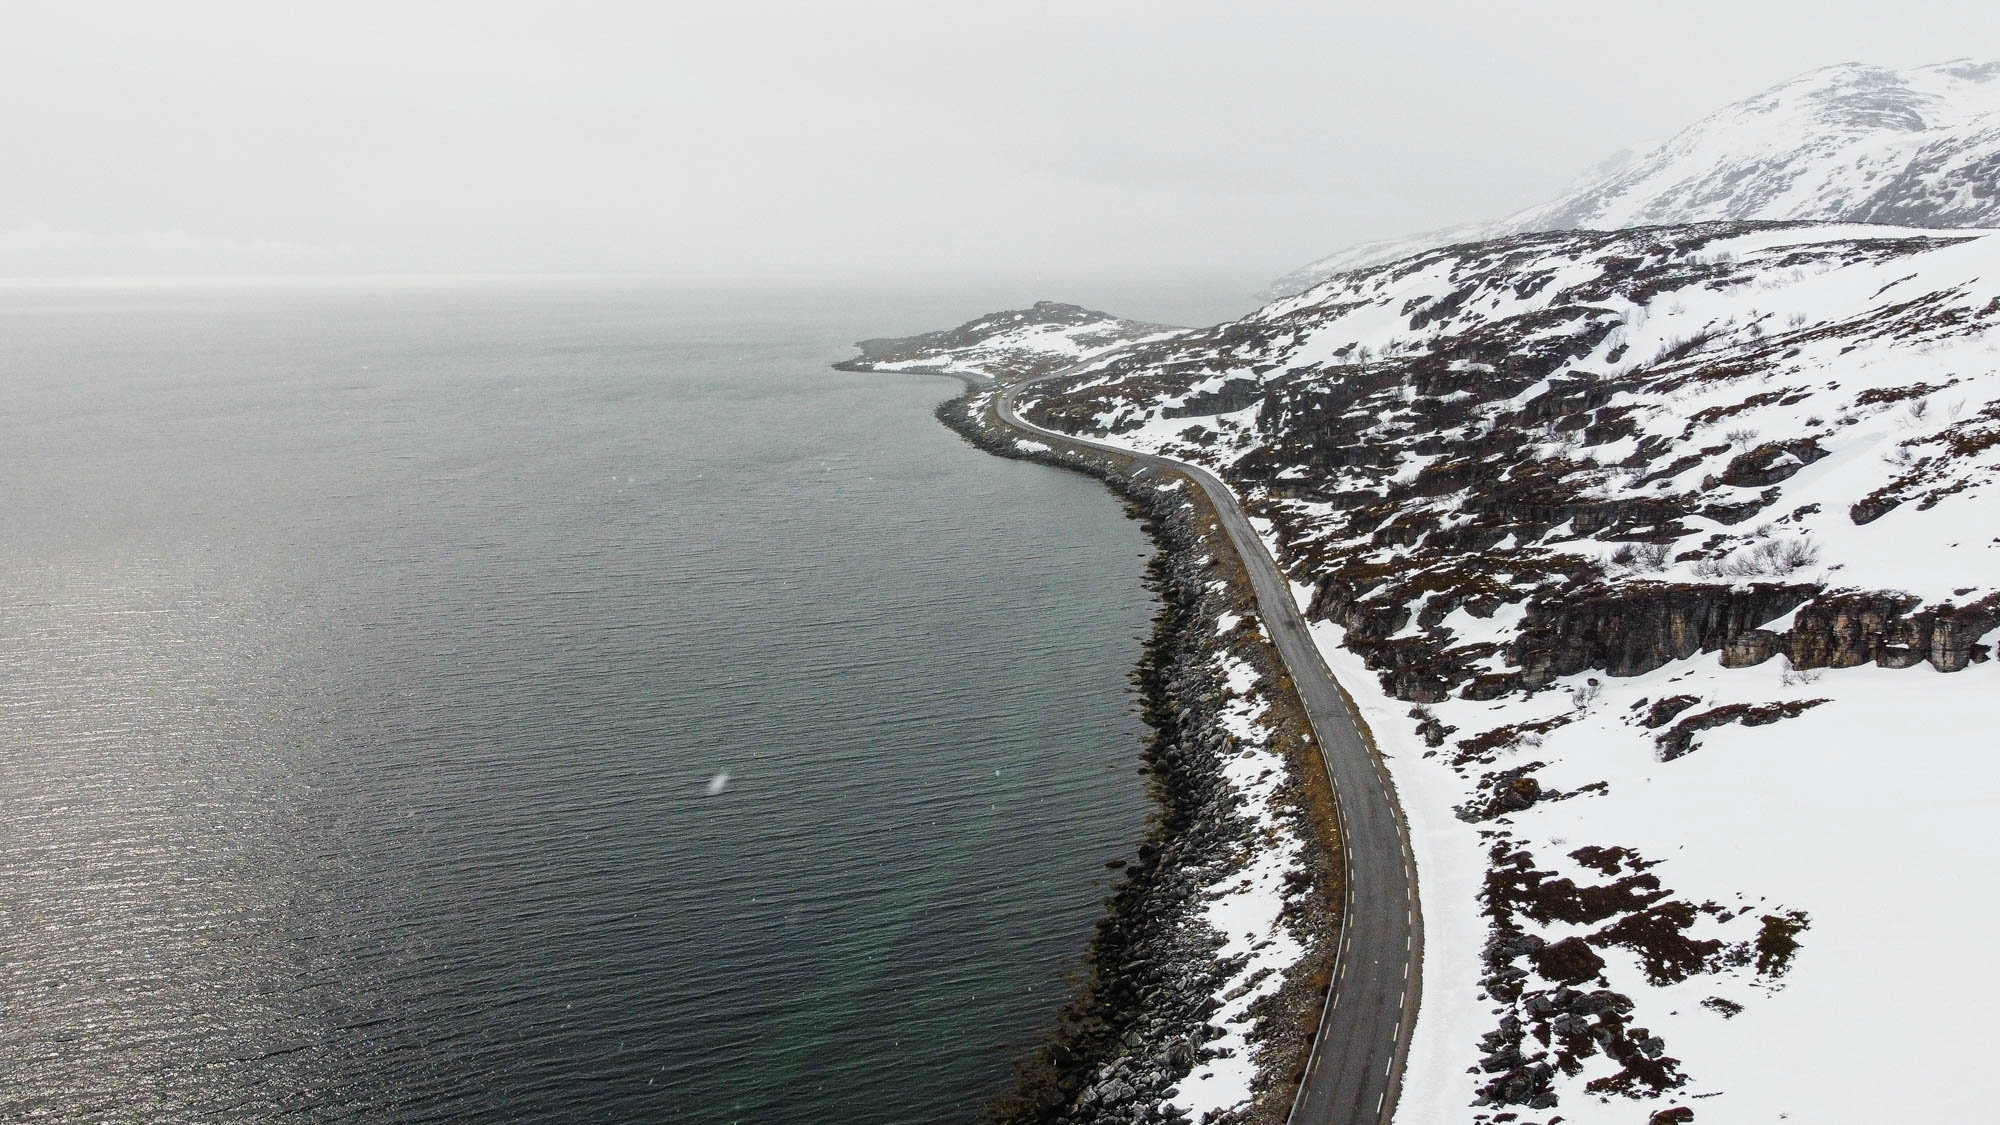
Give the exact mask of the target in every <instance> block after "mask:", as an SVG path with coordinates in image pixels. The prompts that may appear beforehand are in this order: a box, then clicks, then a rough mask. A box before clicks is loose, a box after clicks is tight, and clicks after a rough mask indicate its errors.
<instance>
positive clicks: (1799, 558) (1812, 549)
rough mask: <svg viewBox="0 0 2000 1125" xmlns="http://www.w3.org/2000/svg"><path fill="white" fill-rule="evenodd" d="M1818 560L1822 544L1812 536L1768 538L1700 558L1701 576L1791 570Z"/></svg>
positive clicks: (1770, 573) (1760, 574)
mask: <svg viewBox="0 0 2000 1125" xmlns="http://www.w3.org/2000/svg"><path fill="white" fill-rule="evenodd" d="M1817 562H1819V545H1818V544H1817V543H1814V542H1813V541H1812V540H1810V539H1766V540H1765V541H1763V542H1762V543H1759V544H1757V545H1756V546H1754V547H1750V548H1748V549H1746V550H1742V551H1738V552H1736V553H1734V554H1731V555H1726V556H1724V557H1722V558H1719V559H1697V560H1696V561H1695V564H1694V572H1695V574H1696V576H1698V577H1701V578H1758V577H1764V576H1778V575H1786V574H1790V573H1792V572H1793V571H1796V570H1803V569H1805V568H1806V567H1809V566H1812V565H1813V564H1815V563H1817Z"/></svg>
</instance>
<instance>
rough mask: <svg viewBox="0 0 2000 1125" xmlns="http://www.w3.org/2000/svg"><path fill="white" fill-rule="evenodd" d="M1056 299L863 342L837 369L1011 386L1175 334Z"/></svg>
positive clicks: (1163, 328)
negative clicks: (945, 326)
mask: <svg viewBox="0 0 2000 1125" xmlns="http://www.w3.org/2000/svg"><path fill="white" fill-rule="evenodd" d="M1180 331H1181V329H1178V328H1168V327H1166V326H1164V325H1159V324H1145V323H1142V322H1140V321H1136V320H1125V319H1122V318H1120V317H1115V316H1112V315H1110V314H1109V313H1101V312H1093V311H1091V310H1090V309H1086V308H1081V307H1079V306H1077V305H1065V304H1062V303H1060V302H1057V301H1037V302H1035V304H1034V307H1032V308H1026V309H1009V310H1007V311H1005V312H996V313H988V314H987V315H985V316H982V317H980V318H978V319H977V320H971V321H967V322H966V323H964V324H961V325H959V326H958V327H957V328H951V329H947V330H945V331H942V332H927V333H925V334H924V335H921V336H908V337H901V338H893V339H890V338H884V339H875V340H863V341H861V342H860V343H857V344H856V345H854V346H855V347H857V348H860V349H861V354H860V355H858V356H856V357H855V358H853V359H849V360H843V361H842V362H840V363H836V364H834V366H835V367H837V368H839V369H840V370H843V371H906V372H909V373H911V374H921V375H956V376H959V377H967V376H970V377H974V378H988V379H997V380H999V381H1001V382H1011V381H1015V380H1019V379H1026V378H1032V377H1033V376H1036V375H1046V374H1049V373H1050V372H1053V371H1059V370H1061V369H1062V368H1064V367H1067V366H1069V365H1070V364H1072V363H1076V362H1078V361H1079V360H1083V359H1088V358H1090V357H1091V356H1095V355H1101V354H1103V353H1104V352H1107V351H1109V350H1111V349H1112V348H1115V347H1118V346H1120V345H1122V344H1127V343H1130V342H1132V341H1134V340H1147V339H1164V338H1166V337H1168V336H1171V335H1173V334H1175V333H1178V332H1180Z"/></svg>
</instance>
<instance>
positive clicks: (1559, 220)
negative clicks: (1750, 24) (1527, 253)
mask: <svg viewBox="0 0 2000 1125" xmlns="http://www.w3.org/2000/svg"><path fill="white" fill-rule="evenodd" d="M1621 156H1625V158H1624V159H1618V158H1614V159H1613V160H1611V161H1607V162H1606V163H1605V164H1604V165H1602V166H1600V167H1599V168H1597V169H1594V170H1593V171H1592V173H1591V174H1590V175H1588V176H1586V177H1584V179H1583V180H1582V181H1581V182H1579V183H1578V184H1577V185H1576V186H1574V187H1573V188H1571V189H1570V190H1569V191H1568V192H1566V193H1564V194H1563V195H1562V196H1561V197H1559V198H1557V199H1555V200H1553V201H1551V202H1549V203H1545V204H1542V205H1540V206H1537V207H1531V208H1528V209H1527V210H1525V211H1521V212H1519V213H1517V214H1514V215H1510V216H1508V217H1507V218H1504V219H1501V220H1499V221H1497V222H1491V223H1475V224H1469V225H1464V226H1457V227H1452V228H1449V229H1446V230H1439V231H1432V232H1429V233H1427V234H1421V235H1416V236H1413V237H1410V238H1400V239H1389V240H1385V241H1381V242H1369V243H1364V244H1362V245H1359V246H1353V247H1349V248H1348V249H1346V250H1342V251H1340V252H1339V253H1336V254H1332V255H1330V256H1328V257H1325V258H1322V259H1320V260H1319V261H1316V262H1314V263H1312V264H1311V265H1308V266H1305V267H1303V268H1301V269H1299V270H1297V271H1295V272H1293V273H1290V274H1287V275H1286V276H1285V277H1283V278H1280V279H1279V280H1277V281H1276V282H1273V283H1272V286H1271V292H1272V295H1273V296H1282V295H1289V294H1294V293H1298V292H1301V291H1303V290H1305V289H1308V288H1310V287H1312V286H1313V285H1315V284H1318V283H1319V282H1321V281H1324V280H1325V279H1327V278H1328V277H1331V276H1333V275H1334V274H1336V273H1341V272H1343V271H1346V270H1350V269H1358V268H1360V267H1363V266H1371V265H1378V264H1381V263H1383V262H1389V261H1394V260H1396V259H1398V258H1403V257H1406V256H1408V255H1410V254H1414V253H1417V252H1419V251H1422V250H1427V249H1430V248H1432V247H1438V246H1445V245H1450V244H1455V243H1461V242H1474V241H1481V240H1485V239H1491V238H1498V237H1501V236H1504V235H1510V234H1521V233H1527V232H1531V231H1552V230H1571V229H1579V228H1581V229H1588V230H1615V229H1619V228H1623V227H1636V226H1649V225H1660V224H1672V223H1697V222H1708V221H1713V220H1720V219H1771V220H1780V219H1818V220H1828V221H1839V222H1864V223H1907V224H1911V225H1914V226H1926V227H1979V226H1996V227H2000V62H1979V61H1973V60H1969V59H1960V60H1956V61H1953V62H1948V63H1939V64H1937V65H1934V66H1925V67H1917V68H1915V69H1913V70H1907V71H1898V70H1892V69H1890V68H1888V67H1881V66H1866V65H1862V64H1859V63H1849V64H1846V65H1843V66H1832V67H1827V68H1825V69H1823V70H1816V71H1813V72H1812V73H1810V74H1805V75H1801V76H1800V77H1798V78H1795V79H1792V80H1791V81H1789V82H1785V83H1782V84H1780V85H1778V86H1775V87H1773V88H1772V89H1770V90H1767V91H1765V92H1764V93H1761V94H1758V95H1757V96H1756V97H1753V98H1749V99H1746V100H1744V101H1741V102H1738V103H1736V104H1735V105H1731V106H1729V107H1727V108H1725V109H1722V110H1719V111H1717V112H1716V113H1713V114H1711V115H1709V116H1708V117H1706V118H1703V119H1702V120H1701V121H1699V122H1697V123H1696V124H1694V125H1693V126H1691V127H1689V128H1688V129H1686V130H1683V131H1682V132H1681V133H1679V134H1677V135H1676V136H1674V137H1673V138H1672V139H1671V140H1669V141H1667V142H1666V143H1665V144H1663V145H1660V146H1659V147H1658V148H1656V149H1653V150H1652V151H1651V152H1647V153H1644V154H1642V155H1637V156H1626V155H1625V154H1621Z"/></svg>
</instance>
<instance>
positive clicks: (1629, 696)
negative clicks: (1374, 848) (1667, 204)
mask: <svg viewBox="0 0 2000 1125" xmlns="http://www.w3.org/2000/svg"><path fill="white" fill-rule="evenodd" d="M1052 362H1059V363H1060V364H1062V365H1068V366H1073V367H1074V368H1075V370H1073V371H1071V372H1070V373H1069V374H1067V375H1064V376H1062V377H1059V378H1056V379H1052V380H1049V381H1045V382H1043V383H1041V384H1038V385H1037V386H1035V387H1033V388H1030V389H1029V390H1028V391H1026V392H1024V396H1023V397H1024V400H1025V401H1024V403H1023V410H1024V413H1026V414H1027V416H1028V417H1030V418H1031V419H1032V420H1034V421H1036V422H1037V423H1038V424H1041V425H1044V426H1046V427H1048V428H1051V429H1055V430H1058V431H1068V432H1074V433H1080V434H1090V435H1093V436H1097V437H1100V438H1102V439H1105V440H1109V441H1112V442H1114V443H1117V444H1121V445H1124V446H1127V447H1129V448H1132V449H1135V450H1144V451H1149V452H1158V453H1164V454H1167V455H1170V456H1172V457H1175V458H1178V459H1182V460H1186V461H1189V462H1193V463H1196V464H1200V465H1202V466H1204V467H1206V468H1209V469H1210V470H1211V471H1213V472H1215V473H1216V474H1218V475H1219V476H1220V477H1221V478H1222V479H1223V480H1224V481H1225V482H1226V483H1228V484H1229V486H1230V487H1231V489H1232V490H1233V491H1234V492H1235V493H1236V494H1237V495H1238V496H1239V498H1240V499H1241V501H1242V504H1243V507H1244V508H1245V510H1246V511H1247V512H1248V513H1250V514H1251V516H1252V518H1253V520H1254V521H1256V522H1258V524H1259V526H1260V529H1261V530H1263V532H1264V534H1265V538H1266V542H1267V543H1268V545H1269V546H1270V547H1271V549H1272V551H1273V554H1274V555H1275V556H1276V557H1277V558H1278V559H1279V561H1280V563H1281V565H1282V566H1283V568H1284V569H1285V570H1286V571H1287V572H1288V574H1289V576H1290V578H1291V580H1292V582H1293V583H1294V588H1295V589H1296V590H1297V592H1298V597H1299V599H1300V604H1301V605H1302V606H1303V607H1305V608H1306V611H1307V616H1308V618H1309V619H1310V620H1311V621H1312V622H1313V628H1314V630H1315V632H1316V634H1317V636H1318V637H1319V639H1320V641H1321V650H1322V652H1323V654H1324V656H1325V657H1326V659H1327V661H1328V663H1329V664H1330V665H1331V666H1332V667H1333V669H1334V671H1335V672H1336V674H1338V675H1339V677H1340V679H1341V681H1342V683H1343V685H1344V686H1345V687H1347V688H1348V690H1349V691H1350V692H1351V693H1352V694H1353V696H1354V699H1355V702H1356V705H1357V707H1358V709H1359V711H1360V714H1361V716H1362V718H1364V719H1365V720H1366V722H1367V724H1368V725H1369V727H1370V728H1371V729H1372V731H1373V734H1374V737H1375V739H1376V741H1377V743H1378V745H1379V746H1380V747H1381V749H1382V750H1383V752H1384V754H1385V756H1386V759H1387V762H1388V765H1389V769H1390V773H1391V776H1392V777H1393V780H1394V782H1395V785H1396V788H1397V790H1398V792H1399V794H1400V796H1401V800H1402V802H1403V804H1404V807H1405V809H1406V811H1407V813H1408V815H1409V818H1410V821H1411V826H1412V840H1413V844H1414V846H1415V848H1416V853H1417V859H1418V878H1419V883H1420V888H1421V894H1422V898H1423V917H1424V928H1425V934H1426V939H1425V940H1426V956H1425V962H1424V975H1425V981H1424V987H1423V991H1422V995H1423V1004H1422V1007H1421V1008H1420V1011H1419V1016H1418V1023H1417V1028H1416V1032H1415V1034H1414V1038H1413V1041H1412V1046H1411V1054H1410V1059H1409V1071H1408V1078H1407V1081H1406V1085H1405V1088H1404V1094H1403V1102H1402V1105H1401V1107H1400V1109H1399V1112H1398V1119H1399V1120H1401V1121H1406V1122H1424V1123H1426V1125H1430V1123H1443V1122H1466V1123H1476V1122H1480V1121H1490V1120H1496V1119H1517V1120H1518V1119H1521V1118H1520V1117H1519V1115H1523V1114H1525V1115H1527V1116H1526V1120H1533V1121H1538V1122H1545V1121H1548V1120H1552V1119H1553V1117H1552V1116H1551V1115H1559V1116H1560V1117H1561V1118H1562V1120H1564V1121H1566V1122H1571V1123H1591V1122H1605V1123H1610V1122H1624V1123H1631V1125H1639V1123H1642V1122H1646V1121H1655V1122H1659V1121H1668V1122H1686V1121H1693V1120H1699V1121H1700V1122H1702V1123H1704V1125H1712V1123H1715V1122H1763V1121H1771V1120H1778V1119H1781V1118H1783V1117H1786V1116H1789V1117H1791V1118H1792V1119H1795V1120H1804V1121H1816V1122H1854V1123H1856V1125H1859V1123H1862V1122H1876V1121H1883V1120H1921V1121H1958V1120H1977V1119H1980V1118H1982V1117H1983V1116H1985V1114H1986V1107H1985V1103H1984V1099H1985V1094H1984V1092H1983V1090H1981V1089H1980V1088H1979V1087H1978V1084H1977V1083H1975V1082H1972V1081H1969V1080H1968V1076H1969V1075H1972V1074H1976V1073H1981V1072H1983V1067H1984V1065H1985V1060H1984V1051H1985V1047H1984V1044H1985V1042H1986V1040H1987V1036H1986V1034H1985V1031H1984V1026H1983V1023H1982V1022H1981V1021H1982V1020H1983V1019H1984V1015H1983V1013H1985V1012H1987V1011H1990V1010H1993V1009H1995V1008H1996V1007H2000V981H1996V979H1995V978H1994V977H1993V976H1992V974H1990V973H1988V972H1986V971H1985V969H1984V968H1983V956H1984V955H1983V953H1981V952H1980V951H1981V950H1983V949H1984V947H1985V945H1986V935H1987V934H1989V933H1990V932H1991V931H1992V929H1993V928H1994V927H1995V925H1996V924H2000V908H1996V907H1995V905H1994V903H1993V901H1992V898H1991V896H1989V895H1986V894H1984V893H1982V891H1981V889H1980V888H1983V887H1984V886H1985V885H1986V884H1987V883H1988V882H1989V881H1990V872H1991V870H1992V869H1993V867H1994V866H1995V865H1996V864H2000V834H1996V833H1995V832H1994V831H1993V829H1992V827H1991V825H1992V814H1993V812H1994V810H1995V809H2000V757H1996V756H1995V755H1994V754H1993V753H1992V748H1991V746H1990V742H1991V732H1992V731H1993V730H1995V729H1996V727H2000V661H1994V660H1992V659H1991V655H1992V650H1991V642H1990V641H1989V640H1988V639H1987V638H1988V637H1989V635H1990V634H1992V632H1993V631H1994V629H1995V628H1996V627H2000V234H1985V233H1979V232H1944V231H1937V230H1922V229H1910V228H1900V229H1899V228H1890V227H1881V226H1858V225H1826V224H1800V223H1792V224H1771V223H1749V224H1746V223H1712V224H1703V225H1693V226H1682V227H1665V228H1644V229H1637V230H1626V231H1616V232H1593V231H1571V232H1564V233H1546V234H1528V235H1519V236H1514V237H1512V238H1507V239H1502V240H1498V241H1493V242H1487V243H1479V244H1471V245H1460V246H1453V247H1449V248H1445V249H1439V250H1434V251H1430V252H1427V253H1423V254H1420V255H1417V256H1415V257H1411V258H1408V259H1405V260H1402V261H1399V262H1396V263H1393V264H1390V265H1384V266H1378V267H1374V268H1370V269H1364V270H1358V271H1354V272H1349V273H1346V274H1344V275H1341V276H1339V277H1336V278H1334V279H1332V280H1331V281H1329V282H1327V283H1325V284H1323V285H1321V286H1319V287H1317V288H1315V289H1313V290H1311V291H1310V292H1308V293H1306V294H1303V295H1300V296H1297V297H1293V298H1290V299H1288V300H1284V301H1279V302H1277V303H1275V304H1273V305H1270V306H1268V307H1266V308H1265V309H1263V310H1261V311H1259V312H1258V313H1255V314H1253V315H1251V316H1249V317H1246V318H1244V319H1242V320H1239V321H1236V322H1232V323H1229V324H1223V325H1219V326H1216V327H1213V328H1208V329H1202V330H1196V331H1185V332H1180V333H1175V334H1171V335H1167V336H1162V337H1159V338H1155V339H1151V340H1146V341H1143V342H1135V343H1131V344H1127V345H1123V346H1118V347H1113V348H1111V349H1110V350H1108V351H1106V352H1103V353H1101V354H1100V355H1098V356H1096V357H1095V358H1092V359H1087V360H1085V361H1083V362H1082V363H1080V364H1079V363H1075V362H1074V361H1073V360H1072V359H1070V358H1068V357H1067V356H1065V357H1062V358H1061V359H1060V360H1059V361H1052ZM1058 369H1060V368H1058ZM1940 988H1946V989H1948V991H1949V996H1948V998H1947V997H1945V996H1942V995H1940V994H1939V990H1940ZM1503 1113H1505V1114H1510V1115H1515V1116H1514V1117H1510V1118H1500V1117H1499V1115H1500V1114H1503ZM1661 1114H1665V1115H1666V1116H1659V1115H1661ZM1078 1119H1079V1120H1082V1119H1085V1118H1078Z"/></svg>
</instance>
